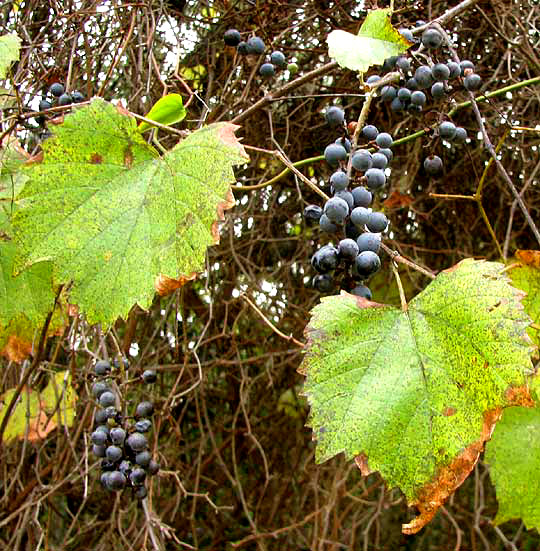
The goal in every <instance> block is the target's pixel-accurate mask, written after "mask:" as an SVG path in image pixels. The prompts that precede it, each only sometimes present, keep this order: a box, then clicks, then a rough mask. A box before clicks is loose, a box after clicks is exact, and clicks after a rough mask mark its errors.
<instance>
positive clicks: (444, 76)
mask: <svg viewBox="0 0 540 551" xmlns="http://www.w3.org/2000/svg"><path fill="white" fill-rule="evenodd" d="M431 74H432V75H433V78H434V79H435V80H437V81H439V82H443V81H445V80H448V79H449V78H450V69H449V68H448V65H446V63H436V64H435V65H433V67H432V68H431Z"/></svg>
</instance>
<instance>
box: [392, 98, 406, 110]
mask: <svg viewBox="0 0 540 551" xmlns="http://www.w3.org/2000/svg"><path fill="white" fill-rule="evenodd" d="M404 107H405V106H404V105H403V102H402V101H401V100H400V99H399V98H397V97H396V98H394V99H393V100H392V102H391V103H390V109H391V110H392V111H394V112H396V113H397V112H398V111H403V108H404Z"/></svg>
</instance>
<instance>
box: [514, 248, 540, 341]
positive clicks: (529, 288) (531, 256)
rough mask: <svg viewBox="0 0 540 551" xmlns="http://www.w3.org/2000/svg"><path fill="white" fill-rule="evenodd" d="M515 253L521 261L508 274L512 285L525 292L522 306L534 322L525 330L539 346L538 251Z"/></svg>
mask: <svg viewBox="0 0 540 551" xmlns="http://www.w3.org/2000/svg"><path fill="white" fill-rule="evenodd" d="M516 255H517V256H518V258H519V259H520V261H521V262H520V263H519V264H517V265H513V267H512V268H511V269H510V270H509V271H508V275H509V276H510V278H511V279H512V283H513V285H514V286H516V287H517V288H518V289H521V290H522V291H525V292H526V293H527V296H526V297H525V298H524V299H523V306H524V308H525V311H526V312H527V314H529V316H531V318H532V320H533V322H534V327H529V328H528V330H527V331H528V333H529V336H530V337H531V339H532V340H533V342H534V343H535V344H536V345H537V346H540V251H518V252H517V253H516Z"/></svg>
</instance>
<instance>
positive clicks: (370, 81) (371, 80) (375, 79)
mask: <svg viewBox="0 0 540 551" xmlns="http://www.w3.org/2000/svg"><path fill="white" fill-rule="evenodd" d="M379 80H381V77H380V76H379V75H371V76H370V77H368V79H367V80H366V84H367V85H368V86H373V85H374V84H375V83H377V82H379Z"/></svg>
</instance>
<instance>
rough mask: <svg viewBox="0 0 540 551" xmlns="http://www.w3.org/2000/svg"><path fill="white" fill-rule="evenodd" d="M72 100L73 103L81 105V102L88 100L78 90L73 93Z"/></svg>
mask: <svg viewBox="0 0 540 551" xmlns="http://www.w3.org/2000/svg"><path fill="white" fill-rule="evenodd" d="M71 99H72V100H73V103H81V101H84V100H85V99H86V98H85V97H84V94H82V93H81V92H79V91H78V90H75V92H72V93H71Z"/></svg>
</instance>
